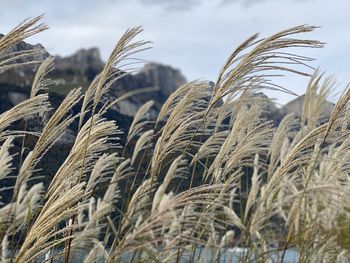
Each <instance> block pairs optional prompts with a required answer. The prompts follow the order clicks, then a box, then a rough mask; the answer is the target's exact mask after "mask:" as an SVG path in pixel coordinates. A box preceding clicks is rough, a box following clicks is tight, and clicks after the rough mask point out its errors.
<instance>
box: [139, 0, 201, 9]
mask: <svg viewBox="0 0 350 263" xmlns="http://www.w3.org/2000/svg"><path fill="white" fill-rule="evenodd" d="M139 1H140V2H141V3H142V4H144V5H146V6H149V5H155V6H160V7H163V8H165V9H166V10H169V11H183V10H190V9H192V8H194V7H195V6H198V5H201V4H202V0H176V1H174V0H139Z"/></svg>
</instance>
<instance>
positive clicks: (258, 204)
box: [0, 17, 350, 262]
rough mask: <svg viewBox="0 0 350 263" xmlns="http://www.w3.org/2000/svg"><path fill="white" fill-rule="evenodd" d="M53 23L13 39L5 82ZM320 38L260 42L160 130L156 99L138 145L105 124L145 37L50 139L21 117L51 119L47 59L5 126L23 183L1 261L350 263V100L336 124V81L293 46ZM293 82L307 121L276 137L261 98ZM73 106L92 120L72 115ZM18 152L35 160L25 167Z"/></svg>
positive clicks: (71, 98)
mask: <svg viewBox="0 0 350 263" xmlns="http://www.w3.org/2000/svg"><path fill="white" fill-rule="evenodd" d="M40 20H41V17H38V18H35V19H32V20H27V21H25V22H24V23H22V24H21V25H20V26H18V27H16V28H15V29H14V30H13V31H11V32H10V33H8V34H7V35H6V36H5V37H4V38H2V39H0V56H1V57H0V70H1V71H4V70H9V69H11V68H14V67H18V66H20V65H21V64H24V63H16V61H18V59H19V58H23V57H25V56H28V55H31V56H32V55H33V54H32V51H24V52H21V53H15V54H10V53H11V52H10V51H11V47H12V46H13V45H15V44H16V43H18V41H21V40H23V39H25V38H26V37H28V36H30V35H32V34H34V33H37V32H40V31H42V30H44V29H46V26H45V25H43V24H39V25H38V23H39V21H40ZM313 30H314V27H310V26H306V25H302V26H297V27H294V28H291V29H287V30H285V31H282V32H279V33H277V34H275V35H272V36H270V37H267V38H260V37H259V35H257V34H256V35H253V36H252V37H250V38H248V39H247V40H246V41H244V42H243V43H242V44H241V45H240V46H239V47H238V48H237V49H235V50H234V51H233V52H232V54H231V55H230V56H229V58H228V60H227V61H226V62H225V64H224V66H223V67H222V69H221V70H220V73H219V76H218V79H217V81H216V83H215V85H214V87H211V86H210V85H209V84H208V83H207V82H205V81H193V82H189V83H187V84H185V85H183V86H182V87H179V88H178V89H177V90H176V91H175V92H174V93H173V94H172V95H171V96H170V97H169V98H168V100H167V101H166V103H165V104H164V105H163V107H162V109H161V111H160V113H159V116H158V118H157V120H156V121H155V122H150V121H149V120H148V119H147V112H148V111H149V109H150V108H151V106H152V102H148V103H146V104H145V105H144V106H142V107H141V108H140V110H139V112H138V113H137V114H136V116H135V118H134V121H133V123H132V125H131V127H130V130H129V131H128V133H127V136H126V137H127V139H126V141H125V142H123V141H121V140H120V138H119V134H120V130H119V129H118V123H115V122H114V121H111V120H107V119H105V118H104V114H105V113H106V111H107V109H108V108H109V107H110V105H111V104H112V103H117V102H118V99H117V101H111V102H105V104H104V105H100V102H101V98H102V97H103V94H104V93H105V92H106V91H108V89H110V87H111V85H112V84H113V83H114V82H115V81H116V80H117V79H118V78H120V77H121V76H122V75H124V74H120V73H121V71H120V70H123V67H122V65H123V63H124V61H126V60H128V59H130V58H133V56H134V55H135V54H136V53H137V52H139V51H142V50H144V49H146V48H147V47H148V42H143V41H135V40H134V39H135V37H136V36H138V35H139V33H141V31H142V29H141V28H133V29H130V30H127V31H126V33H125V34H124V35H123V36H122V37H121V39H120V40H119V41H118V42H117V44H116V46H115V49H114V50H113V52H112V55H111V56H110V58H109V60H108V61H107V63H106V66H105V68H104V69H103V71H102V72H101V74H100V75H99V76H98V77H97V78H96V79H95V80H94V81H93V82H92V84H91V86H90V87H89V88H88V89H87V91H86V92H85V93H84V94H82V92H81V90H80V89H75V90H72V91H71V92H70V93H69V94H68V95H67V97H66V98H65V100H64V101H63V102H62V103H61V105H60V106H59V108H58V109H57V110H56V111H55V112H54V113H52V114H50V116H51V117H50V119H49V120H47V121H45V126H44V128H43V129H42V131H41V132H40V133H33V132H30V131H27V130H26V129H25V130H23V131H17V130H16V131H15V130H12V128H11V127H13V126H11V124H13V123H15V122H16V121H18V120H21V119H23V120H30V117H31V116H34V117H35V116H38V114H39V113H40V114H44V113H45V112H50V111H51V108H50V105H49V102H48V96H47V94H45V90H43V87H47V85H49V84H50V83H51V82H50V80H49V79H48V78H47V76H48V74H47V73H48V72H49V71H50V70H51V69H52V59H51V58H49V59H47V60H45V61H43V62H42V64H41V66H40V67H39V69H38V72H37V76H36V77H35V80H34V84H33V88H32V92H31V97H30V98H29V99H28V100H27V101H25V102H23V103H21V104H19V105H17V106H15V107H14V108H13V109H11V110H9V111H7V112H5V113H3V114H1V115H0V140H1V148H0V180H6V179H9V178H14V179H15V183H14V185H12V186H8V187H7V188H6V189H0V191H1V192H2V193H3V192H4V191H5V190H8V188H10V189H12V191H11V192H12V196H11V201H10V202H9V203H5V204H1V208H0V240H1V245H0V246H1V251H2V253H1V262H35V261H37V260H41V261H45V262H53V261H56V260H59V259H61V260H63V259H65V262H70V261H71V259H72V256H74V254H75V253H77V251H80V250H82V251H84V252H85V254H84V256H85V257H84V258H83V259H81V261H83V262H95V261H96V260H97V259H99V260H101V261H103V262H180V261H182V260H183V259H187V260H189V261H190V262H207V261H208V260H211V262H216V261H217V260H219V259H220V258H221V259H223V258H225V257H227V256H228V254H227V253H225V251H226V250H227V249H228V248H233V247H245V248H248V249H247V250H244V253H242V254H241V255H240V259H239V261H240V262H251V261H256V262H271V258H272V257H273V256H274V257H276V252H279V253H278V257H279V259H278V261H279V262H283V261H284V258H285V252H286V251H287V250H288V249H291V248H292V249H296V250H297V251H298V254H299V262H340V260H341V259H342V258H348V257H349V249H350V246H349V244H350V243H349V242H350V234H349V222H350V221H349V217H350V212H349V211H350V210H349V209H350V201H349V198H348V195H349V193H350V180H349V178H350V177H349V170H350V166H349V161H350V136H349V129H348V126H349V123H348V122H349V118H348V116H349V100H350V89H349V87H347V88H346V89H345V91H344V93H343V95H342V96H341V97H340V99H339V100H338V102H337V103H336V104H335V106H334V109H333V112H332V113H331V115H330V116H326V115H325V105H326V102H327V98H328V96H329V95H330V92H331V91H332V89H333V87H334V82H333V81H332V79H330V78H325V77H323V75H322V74H320V73H319V71H318V70H315V71H314V72H312V70H311V69H310V67H309V65H308V63H309V62H310V61H311V59H310V58H307V57H304V56H301V55H298V54H294V53H291V49H290V48H291V47H292V48H293V50H296V48H319V47H322V43H321V42H319V41H314V40H305V39H302V38H298V36H299V35H300V34H303V33H307V32H310V31H313ZM35 52H37V51H35ZM35 62H37V61H35ZM30 63H32V62H30ZM115 69H117V70H115ZM283 72H290V73H292V74H295V77H297V76H298V75H302V76H306V77H309V78H310V82H309V85H308V87H307V91H306V95H305V102H304V107H303V112H302V116H301V117H297V116H295V115H293V114H289V115H287V116H286V117H284V119H283V120H282V121H281V123H280V124H279V126H278V127H274V126H273V125H272V123H271V122H269V121H267V120H266V119H264V117H263V115H264V113H265V112H264V106H265V104H266V101H264V100H262V99H261V100H259V99H256V98H254V99H252V98H251V95H252V93H253V92H255V91H257V90H260V89H272V90H276V92H289V93H292V92H291V91H288V90H286V89H284V88H283V87H281V86H279V85H277V84H275V82H274V81H273V80H274V77H275V76H276V75H280V74H283ZM125 74H127V73H125ZM73 107H81V112H80V113H79V114H77V115H71V112H72V110H71V109H72V108H73ZM73 122H78V123H79V124H78V125H77V126H78V131H77V136H76V139H75V143H74V145H73V146H72V148H71V150H70V153H69V154H68V156H67V158H66V159H65V161H64V162H63V164H62V165H61V167H60V168H59V169H58V170H57V171H56V172H55V175H54V176H53V178H51V179H50V183H49V184H48V185H45V184H43V183H42V182H40V179H38V178H37V168H38V167H39V165H40V162H41V161H42V159H43V157H44V156H45V155H47V154H58V153H54V152H52V151H49V149H50V148H52V146H53V145H54V144H55V143H56V142H57V140H58V139H59V138H60V137H61V136H62V134H63V133H64V132H65V130H66V129H67V128H68V127H69V126H70V125H71V124H72V123H73ZM29 134H32V135H34V136H36V137H37V141H36V144H35V146H34V147H33V148H32V149H31V151H30V153H28V154H25V155H24V154H23V151H20V152H18V153H14V151H13V149H14V147H13V145H14V141H15V140H17V139H18V138H22V140H20V141H22V146H23V144H24V143H25V140H24V139H23V138H25V136H28V135H29ZM122 144H124V145H122ZM23 147H24V146H23ZM23 147H22V148H23ZM17 154H18V155H20V156H21V159H23V161H21V162H20V164H19V165H20V167H18V169H15V168H16V167H15V164H14V158H15V156H16V155H17ZM46 180H47V178H46ZM275 260H276V259H275Z"/></svg>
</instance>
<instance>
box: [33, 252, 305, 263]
mask: <svg viewBox="0 0 350 263" xmlns="http://www.w3.org/2000/svg"><path fill="white" fill-rule="evenodd" d="M60 252H62V251H56V253H55V254H56V255H57V254H58V253H60ZM87 253H88V251H85V252H84V251H75V252H73V253H72V257H71V260H70V263H80V262H82V261H83V259H84V257H85V256H86V255H87ZM218 253H220V260H217V258H218ZM246 255H247V250H246V249H244V248H234V249H225V250H222V251H220V252H218V251H216V252H213V251H205V250H203V249H202V248H199V249H197V250H196V252H195V255H194V260H193V261H192V262H198V261H199V258H201V257H203V258H204V262H205V263H210V262H220V263H240V262H242V261H243V259H244V258H246ZM281 257H282V252H276V253H274V254H271V255H269V261H268V262H269V263H275V262H281ZM131 258H132V253H128V254H126V255H123V257H122V258H121V261H120V262H126V263H128V262H129V261H130V259H131ZM213 258H214V259H215V260H214V261H212V259H213ZM190 259H191V255H184V256H182V258H181V261H180V262H181V263H189V262H191V260H190ZM257 259H258V258H256V257H254V255H252V256H250V262H256V260H257ZM265 259H266V258H265ZM298 259H299V257H298V252H297V251H296V250H294V249H288V250H287V251H286V253H285V255H284V260H283V262H284V263H297V262H298ZM37 262H38V263H39V262H40V263H41V262H45V257H44V256H42V257H41V258H39V259H38V261H37ZM54 262H55V263H61V262H62V263H63V262H64V257H63V256H62V257H61V258H60V259H59V258H57V259H56V260H54ZM103 262H104V260H103V259H102V258H96V263H103Z"/></svg>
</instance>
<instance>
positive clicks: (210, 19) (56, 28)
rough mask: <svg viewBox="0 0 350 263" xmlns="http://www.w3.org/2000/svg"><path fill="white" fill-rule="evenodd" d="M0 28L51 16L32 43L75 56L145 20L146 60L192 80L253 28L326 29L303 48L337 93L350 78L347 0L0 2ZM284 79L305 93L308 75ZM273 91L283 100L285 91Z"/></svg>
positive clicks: (104, 48)
mask: <svg viewBox="0 0 350 263" xmlns="http://www.w3.org/2000/svg"><path fill="white" fill-rule="evenodd" d="M0 10H1V16H0V18H1V19H0V32H1V33H6V32H8V30H10V29H11V28H12V27H14V26H15V25H17V24H18V23H19V22H21V21H22V20H23V19H24V18H27V17H34V16H37V15H39V14H42V13H45V22H46V23H47V24H48V25H49V26H50V29H49V30H48V31H46V32H43V33H41V34H39V35H38V36H35V37H32V38H31V39H30V40H29V42H31V43H37V42H40V43H41V44H43V45H44V46H45V48H46V49H47V50H48V51H49V52H50V53H51V54H60V55H69V54H72V53H74V52H75V51H76V50H77V49H79V48H88V47H93V46H96V47H99V48H100V50H101V55H102V57H103V59H106V58H107V57H108V54H109V52H110V51H111V50H112V48H113V46H114V44H115V43H116V40H117V39H118V38H119V37H120V36H121V34H122V33H123V32H124V31H125V30H126V29H127V28H129V27H132V26H138V25H142V26H143V27H144V29H145V31H144V32H143V33H142V36H141V37H142V38H143V39H144V40H151V41H153V49H152V50H149V51H146V52H145V53H144V54H143V55H142V56H141V57H142V58H144V59H146V60H149V61H156V62H161V63H164V64H169V65H171V66H173V67H176V68H179V69H181V71H182V72H183V74H184V75H185V76H186V78H187V79H188V80H193V79H208V80H215V79H216V75H217V72H218V70H219V69H220V67H221V65H222V64H223V63H224V61H225V59H226V58H227V56H228V55H229V54H230V52H231V51H232V50H233V49H234V48H235V47H236V46H237V45H238V44H240V43H241V42H242V41H243V40H245V39H246V38H247V37H249V36H250V35H251V34H253V33H255V32H260V33H261V34H262V36H267V35H269V34H272V33H274V32H277V31H280V30H282V29H286V28H288V27H292V26H296V25H300V24H310V25H317V26H321V28H320V29H318V30H317V31H316V32H313V33H310V34H308V35H307V36H305V37H308V38H312V39H318V40H321V41H324V42H326V43H327V45H326V47H325V48H324V49H322V50H300V51H299V52H300V54H302V55H307V56H312V57H314V58H317V61H315V62H314V63H313V66H316V67H317V66H319V67H320V68H321V69H322V70H324V71H326V72H327V74H331V75H336V77H337V80H338V83H339V84H338V88H337V92H341V91H342V90H343V89H344V87H345V85H346V84H347V83H348V82H349V81H350V74H349V71H350V62H349V59H350V33H349V30H350V15H349V10H350V1H349V0H332V1H331V0H75V1H74V0H52V1H50V0H30V1H29V0H0ZM283 84H284V85H285V86H286V87H287V88H289V89H291V90H293V91H294V92H296V93H298V94H302V93H303V92H304V90H305V86H306V84H307V79H306V78H302V77H296V76H288V79H287V80H286V81H283ZM269 96H272V97H275V98H277V99H278V102H280V103H285V102H286V101H289V100H291V99H293V98H292V97H290V96H287V95H285V94H280V93H276V92H273V93H271V92H270V93H269Z"/></svg>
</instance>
